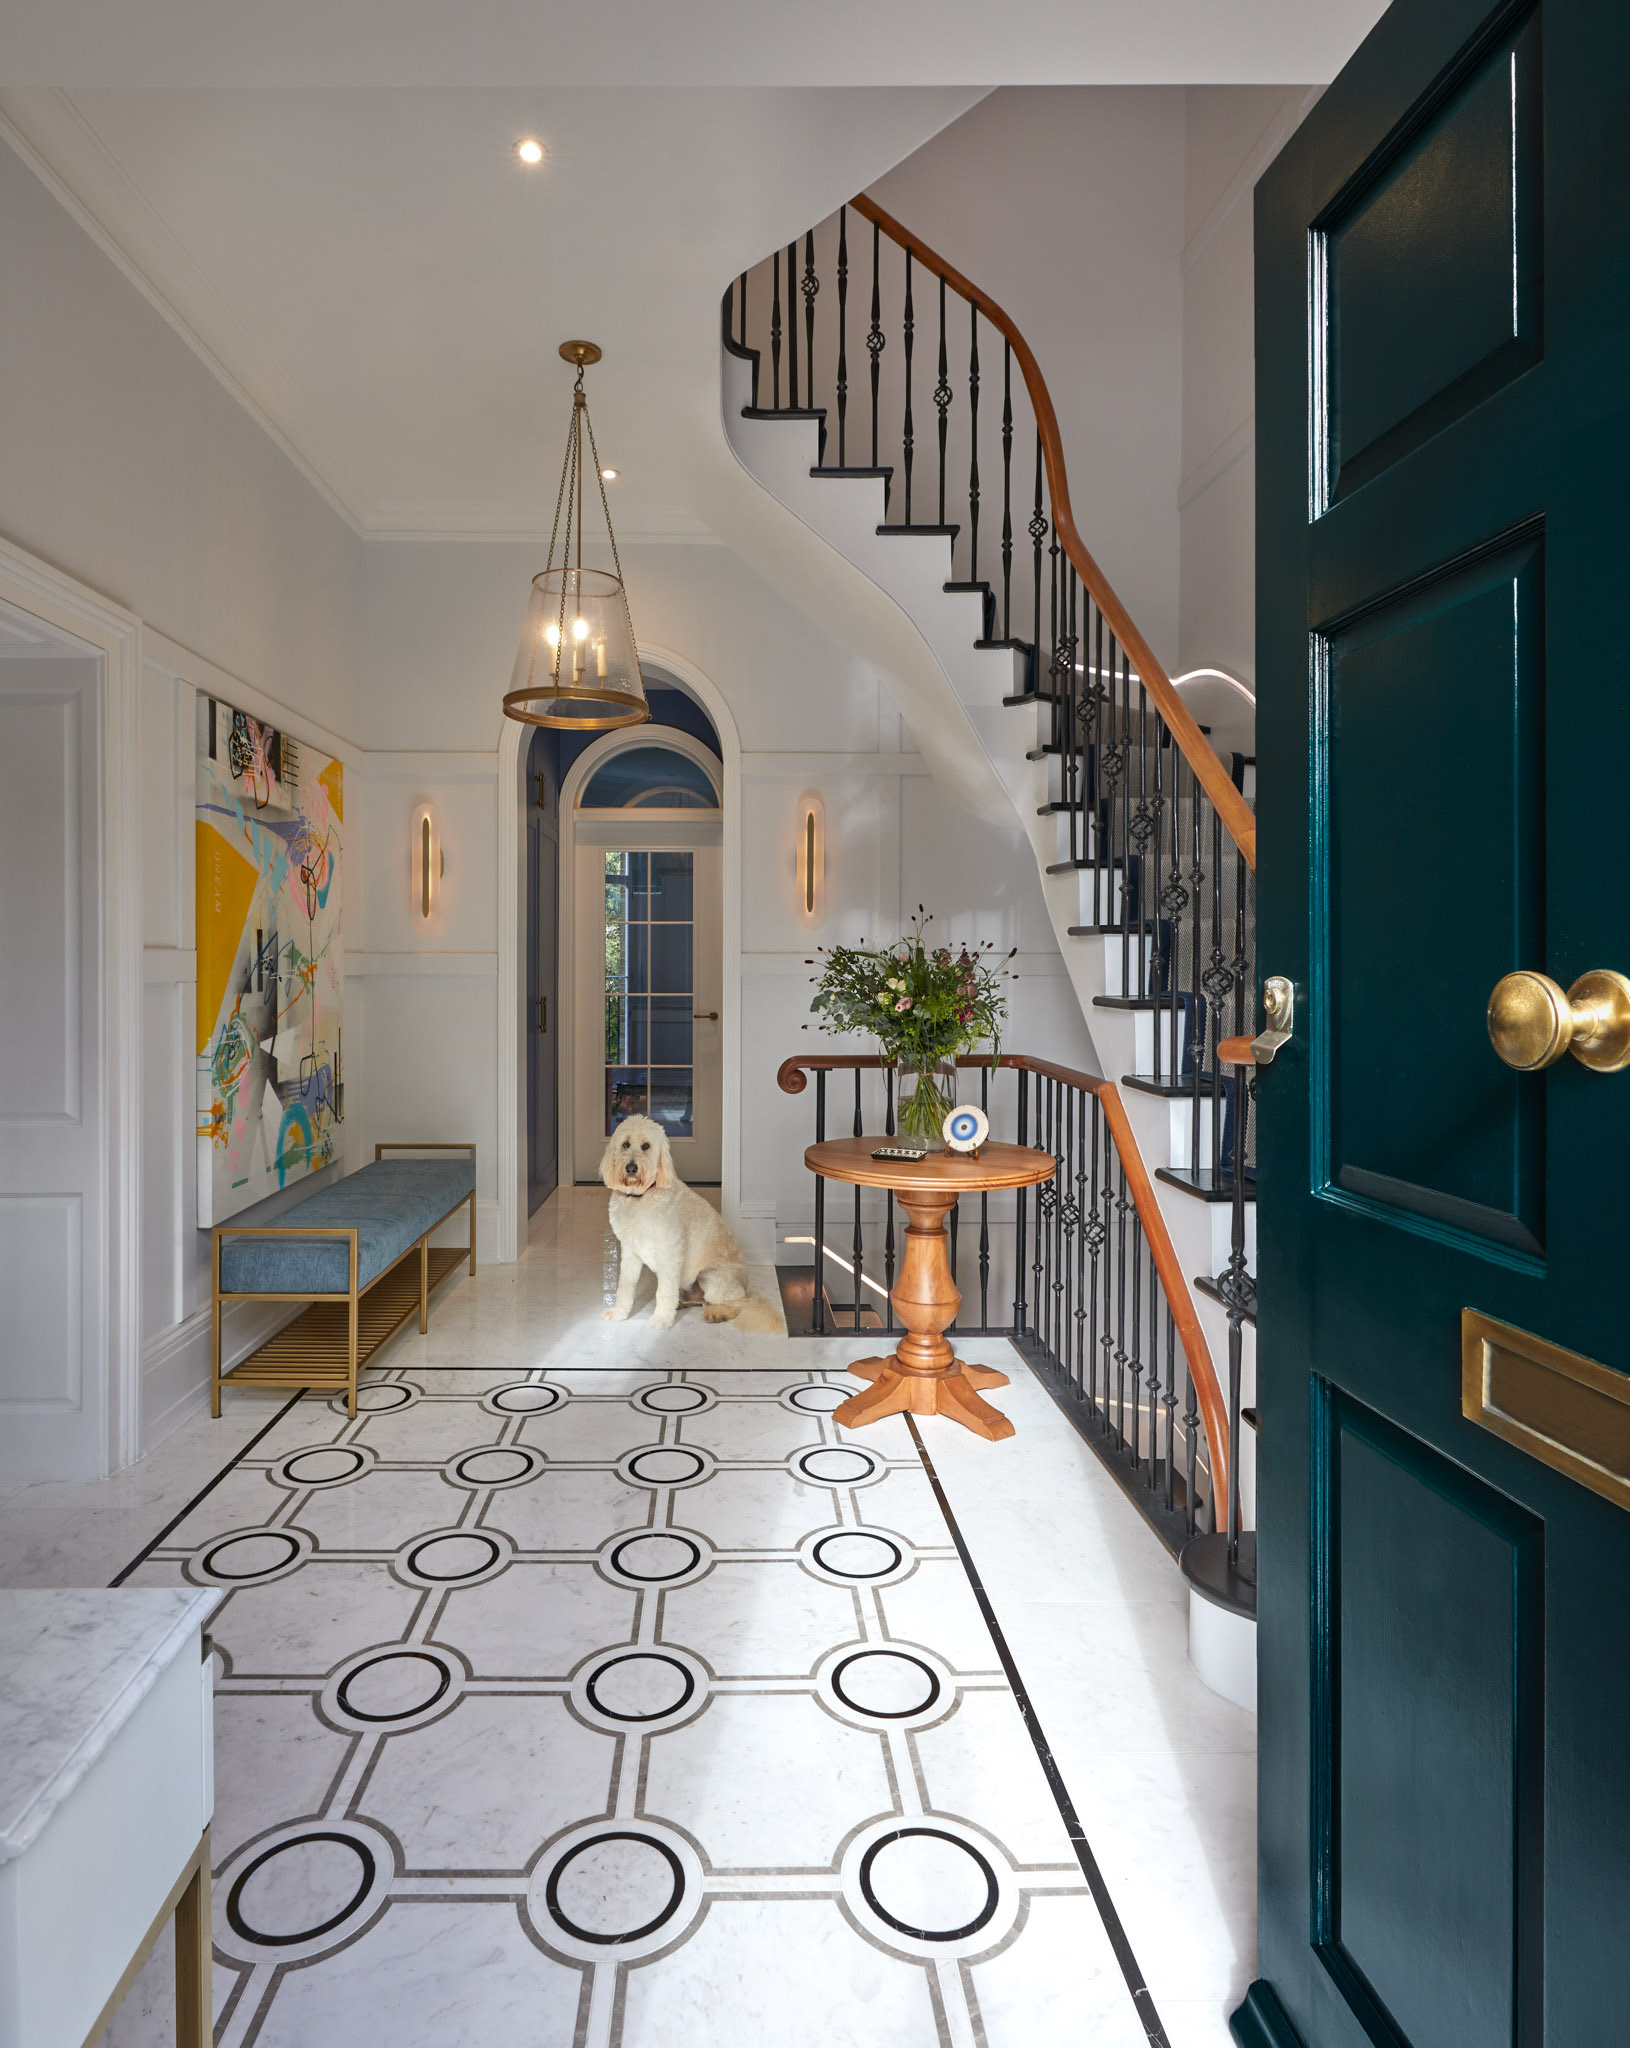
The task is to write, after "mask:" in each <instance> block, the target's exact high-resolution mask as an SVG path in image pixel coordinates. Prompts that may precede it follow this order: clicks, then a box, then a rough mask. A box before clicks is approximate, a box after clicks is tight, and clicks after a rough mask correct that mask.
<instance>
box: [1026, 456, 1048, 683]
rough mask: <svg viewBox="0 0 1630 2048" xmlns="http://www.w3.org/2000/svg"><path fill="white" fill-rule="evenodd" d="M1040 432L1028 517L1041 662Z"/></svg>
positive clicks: (1043, 525)
mask: <svg viewBox="0 0 1630 2048" xmlns="http://www.w3.org/2000/svg"><path fill="white" fill-rule="evenodd" d="M1041 483H1042V474H1041V430H1040V429H1039V428H1038V429H1037V430H1036V509H1035V511H1034V512H1032V513H1031V515H1030V545H1031V548H1032V550H1033V552H1034V556H1035V582H1036V617H1035V625H1034V630H1033V632H1032V633H1031V644H1032V645H1033V646H1034V648H1035V650H1036V655H1035V658H1036V660H1037V662H1038V663H1039V662H1040V660H1041V544H1042V542H1043V541H1044V540H1045V539H1046V538H1047V515H1046V513H1045V512H1043V510H1042V509H1041V504H1042V500H1041Z"/></svg>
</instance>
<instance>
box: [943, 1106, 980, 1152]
mask: <svg viewBox="0 0 1630 2048" xmlns="http://www.w3.org/2000/svg"><path fill="white" fill-rule="evenodd" d="M940 1131H941V1135H942V1136H943V1137H944V1139H945V1142H946V1145H947V1146H948V1147H949V1149H950V1150H951V1151H953V1152H977V1151H978V1150H979V1148H980V1146H981V1145H983V1144H984V1142H985V1140H986V1139H987V1138H988V1137H989V1136H990V1118H989V1117H988V1116H986V1114H985V1112H984V1111H983V1110H982V1109H975V1108H974V1106H973V1105H972V1103H968V1102H961V1103H958V1104H957V1106H956V1108H955V1109H953V1110H952V1111H951V1113H950V1115H949V1116H948V1117H947V1118H946V1119H945V1122H944V1123H943V1124H942V1125H941V1126H940Z"/></svg>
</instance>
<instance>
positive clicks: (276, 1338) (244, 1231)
mask: <svg viewBox="0 0 1630 2048" xmlns="http://www.w3.org/2000/svg"><path fill="white" fill-rule="evenodd" d="M387 1152H468V1153H469V1155H470V1161H471V1164H472V1165H473V1164H474V1163H475V1156H476V1151H475V1147H474V1145H462V1144H431V1143H428V1142H427V1143H422V1144H414V1143H412V1142H411V1141H409V1142H404V1143H402V1144H387V1145H375V1147H374V1158H375V1160H376V1161H377V1160H379V1159H382V1158H383V1157H384V1155H385V1154H386V1153H387ZM466 1203H467V1204H468V1206H469V1211H470V1242H469V1244H468V1245H435V1246H432V1244H431V1242H430V1231H431V1230H439V1229H440V1228H441V1226H442V1225H443V1224H444V1223H445V1222H446V1221H447V1218H448V1217H449V1216H452V1215H455V1214H456V1213H457V1212H458V1211H459V1210H460V1209H462V1208H463V1207H465V1205H466ZM224 1237H338V1238H343V1239H345V1240H346V1242H347V1245H348V1248H349V1252H350V1266H349V1273H350V1285H349V1286H348V1288H347V1289H346V1291H345V1292H344V1293H343V1294H307V1293H293V1294H262V1293H259V1292H253V1293H224V1292H223V1291H222V1288H221V1240H222V1238H224ZM212 1239H213V1242H212V1245H211V1252H210V1277H211V1282H212V1287H211V1293H212V1300H211V1346H210V1413H211V1415H214V1416H217V1417H218V1416H219V1415H220V1412H221V1389H222V1387H223V1386H228V1385H231V1386H239V1385H241V1386H255V1387H311V1388H316V1389H320V1390H322V1391H324V1392H326V1393H334V1394H338V1393H342V1392H343V1393H344V1395H345V1412H346V1414H347V1415H350V1416H355V1414H356V1412H357V1375H358V1374H359V1373H360V1372H361V1371H362V1370H363V1368H364V1367H365V1366H366V1365H367V1363H368V1361H369V1359H370V1358H371V1357H372V1356H373V1354H374V1353H375V1352H376V1351H378V1350H379V1348H380V1346H381V1345H382V1344H384V1343H385V1342H386V1341H387V1340H388V1339H389V1338H391V1337H394V1336H395V1334H396V1332H397V1331H398V1330H399V1329H401V1327H402V1325H403V1324H404V1323H405V1322H406V1321H407V1320H408V1318H409V1317H410V1316H411V1315H412V1314H413V1311H414V1310H415V1308H417V1310H418V1312H419V1330H420V1333H421V1335H422V1334H423V1333H424V1332H425V1331H426V1330H428V1329H429V1327H430V1290H431V1289H432V1288H433V1287H438V1286H440V1284H441V1283H442V1281H443V1280H445V1279H446V1278H447V1276H448V1274H449V1273H451V1272H453V1271H454V1270H455V1269H456V1268H457V1267H458V1266H460V1265H462V1264H463V1262H464V1260H465V1259H466V1258H468V1259H469V1262H470V1272H471V1274H472V1275H473V1274H474V1272H475V1189H474V1188H473V1187H472V1188H471V1190H470V1192H469V1194H468V1195H460V1197H459V1198H458V1200H457V1201H456V1202H455V1203H454V1204H453V1205H452V1207H451V1208H450V1209H449V1210H448V1211H447V1212H446V1214H445V1215H442V1216H438V1217H437V1218H436V1221H435V1222H434V1223H432V1224H431V1226H430V1229H429V1230H427V1231H425V1233H424V1235H423V1236H422V1237H420V1238H419V1239H418V1240H417V1241H416V1242H415V1243H414V1244H410V1245H409V1246H408V1248H407V1250H406V1251H404V1252H403V1253H402V1254H401V1256H400V1257H399V1258H396V1259H394V1260H393V1261H392V1262H391V1264H390V1265H388V1266H387V1267H386V1268H385V1269H384V1271H383V1272H382V1273H376V1274H375V1276H374V1277H373V1279H372V1280H370V1281H369V1282H368V1284H367V1286H366V1287H363V1288H361V1289H359V1288H358V1286H357V1232H356V1226H355V1225H354V1224H353V1225H345V1224H335V1223H330V1224H311V1223H308V1224H299V1223H267V1224H260V1225H250V1226H245V1225H241V1224H232V1223H218V1224H216V1226H215V1229H214V1231H213V1233H212ZM415 1252H417V1253H418V1273H417V1275H415V1274H414V1273H413V1272H412V1271H411V1270H410V1269H409V1267H408V1261H409V1260H410V1259H411V1258H412V1257H413V1255H414V1253H415ZM232 1301H303V1302H306V1303H307V1304H308V1306H307V1308H306V1310H305V1312H304V1314H302V1315H297V1316H295V1317H294V1318H293V1319H292V1320H291V1321H289V1322H287V1323H284V1324H283V1325H282V1327H281V1328H280V1329H277V1330H274V1331H273V1332H272V1334H271V1336H270V1337H268V1338H267V1339H266V1341H265V1343H264V1344H262V1345H260V1346H259V1347H258V1348H257V1349H256V1350H254V1351H252V1352H251V1353H250V1354H249V1356H248V1357H247V1358H245V1359H243V1360H242V1361H241V1362H240V1363H239V1364H237V1365H235V1366H233V1368H232V1370H231V1371H230V1372H227V1373H223V1372H222V1371H221V1306H222V1304H223V1302H232Z"/></svg>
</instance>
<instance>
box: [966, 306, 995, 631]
mask: <svg viewBox="0 0 1630 2048" xmlns="http://www.w3.org/2000/svg"><path fill="white" fill-rule="evenodd" d="M968 581H969V582H970V583H977V582H978V581H979V308H978V307H977V306H969V308H968ZM985 631H986V632H987V633H988V632H989V631H990V627H989V626H988V625H987V626H986V627H985Z"/></svg>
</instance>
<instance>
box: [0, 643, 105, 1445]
mask: <svg viewBox="0 0 1630 2048" xmlns="http://www.w3.org/2000/svg"><path fill="white" fill-rule="evenodd" d="M101 684H102V664H101V659H100V657H99V656H77V655H67V656H64V657H62V658H45V659H32V658H26V657H24V658H0V1479H81V1478H91V1477H95V1476H97V1475H99V1474H100V1473H101V1472H102V1471H103V1470H104V1469H105V1466H106V1461H107V1357H108V1323H107V1317H108V1302H107V1281H106V1273H107V1251H106V1236H107V1160H106V1149H105V1135H104V1134H105V1126H106V1106H107V1097H106V1073H105V1059H104V1052H103V1046H104V1030H103V1002H104V997H103V975H102V958H101V933H102V885H101V877H102V840H101V802H100V790H101V746H102V723H101V698H102V691H101Z"/></svg>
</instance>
